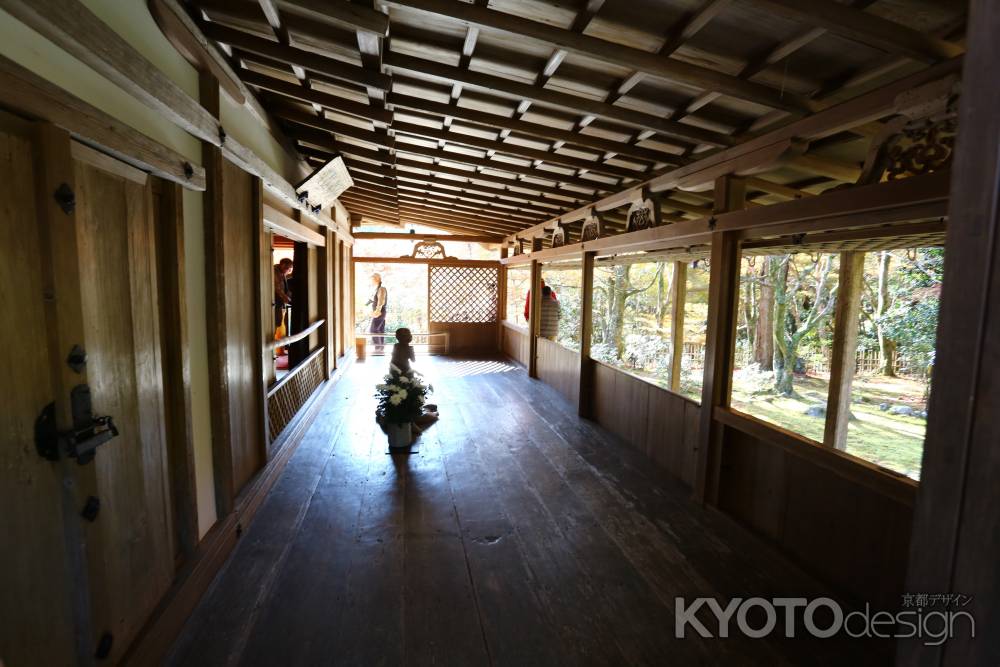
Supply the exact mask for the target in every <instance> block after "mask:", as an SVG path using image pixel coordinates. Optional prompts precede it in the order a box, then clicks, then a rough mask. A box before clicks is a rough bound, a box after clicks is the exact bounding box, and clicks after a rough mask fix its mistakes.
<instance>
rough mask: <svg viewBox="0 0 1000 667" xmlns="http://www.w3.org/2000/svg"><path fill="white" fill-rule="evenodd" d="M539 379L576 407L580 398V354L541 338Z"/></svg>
mask: <svg viewBox="0 0 1000 667" xmlns="http://www.w3.org/2000/svg"><path fill="white" fill-rule="evenodd" d="M538 379H539V380H541V381H542V382H544V383H546V384H548V385H550V386H552V387H554V388H555V390H556V391H558V392H559V393H560V394H562V395H563V396H565V397H566V400H568V401H569V402H570V403H572V404H573V405H576V403H577V400H578V398H579V396H580V353H579V352H574V351H573V350H569V349H567V348H565V347H563V346H562V345H560V344H559V343H555V342H553V341H551V340H548V339H547V338H539V339H538Z"/></svg>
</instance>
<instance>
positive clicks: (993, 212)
mask: <svg viewBox="0 0 1000 667" xmlns="http://www.w3.org/2000/svg"><path fill="white" fill-rule="evenodd" d="M968 26H969V30H968V51H967V52H966V54H965V64H964V70H963V79H962V97H961V102H960V104H961V106H960V112H959V122H958V141H957V145H956V155H955V159H954V163H953V165H952V176H951V202H950V205H949V218H948V230H947V237H946V241H945V254H946V259H945V265H944V282H943V286H942V294H941V310H940V321H939V324H938V333H937V356H936V360H935V365H934V380H933V384H932V385H931V396H930V403H929V417H928V421H927V437H926V439H925V440H924V458H923V468H922V471H921V475H920V486H919V489H918V491H917V503H916V511H915V517H914V524H913V533H912V537H911V540H910V567H909V573H908V576H907V580H906V585H905V586H904V588H903V590H904V591H907V592H909V591H913V592H930V591H934V592H937V591H943V592H948V593H959V594H962V595H966V596H971V597H972V600H971V602H970V603H969V604H968V605H967V606H965V607H961V608H960V609H961V610H962V611H968V612H969V613H971V614H972V615H973V616H974V618H975V621H976V630H977V632H976V637H975V639H971V638H970V637H969V633H968V625H967V623H966V622H965V620H963V619H957V620H956V632H955V634H954V635H953V636H951V637H950V638H948V639H947V641H945V642H944V643H942V644H941V645H940V646H929V645H928V644H927V643H926V642H925V640H923V639H920V638H912V639H901V640H899V645H898V648H897V650H896V664H897V665H931V664H933V665H987V664H996V657H997V655H1000V634H998V633H996V632H992V631H991V630H989V629H992V628H997V627H1000V578H998V577H997V563H1000V531H998V530H997V521H996V511H997V510H996V508H997V506H998V501H1000V485H998V484H997V480H998V479H1000V447H998V446H997V443H998V442H1000V391H998V390H997V368H998V366H1000V335H998V334H1000V201H998V197H997V193H998V192H1000V152H998V151H997V146H1000V111H998V110H1000V86H997V85H996V77H997V72H996V67H997V63H998V62H1000V40H997V39H996V35H997V34H998V33H1000V3H997V2H996V1H995V0H972V2H971V5H970V10H969V21H968ZM953 609H954V608H953ZM987 628H989V629H987Z"/></svg>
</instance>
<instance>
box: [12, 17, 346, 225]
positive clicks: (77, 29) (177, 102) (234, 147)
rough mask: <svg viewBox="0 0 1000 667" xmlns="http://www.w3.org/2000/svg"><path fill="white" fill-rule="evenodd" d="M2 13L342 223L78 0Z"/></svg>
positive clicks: (279, 190)
mask: <svg viewBox="0 0 1000 667" xmlns="http://www.w3.org/2000/svg"><path fill="white" fill-rule="evenodd" d="M0 9H4V10H5V11H7V12H9V13H10V14H12V15H14V16H15V17H16V18H17V19H18V20H20V21H21V22H23V23H25V24H26V25H28V26H29V27H31V28H32V29H34V30H36V31H38V32H39V33H41V34H42V35H44V36H45V37H47V38H48V39H49V40H51V41H52V42H53V43H54V44H56V45H57V46H59V47H61V48H63V49H64V50H66V51H68V52H69V53H70V54H72V55H73V56H75V57H76V58H78V59H80V60H81V61H82V62H84V63H85V64H87V65H88V66H90V67H91V68H93V69H94V70H95V71H97V72H98V73H99V74H101V75H102V76H104V77H105V78H107V79H109V80H110V81H112V82H113V83H115V84H117V85H118V86H119V87H120V88H122V89H123V90H125V91H126V92H128V93H129V94H131V95H133V96H134V97H136V98H137V99H138V100H139V101H140V102H142V103H143V104H145V105H147V106H148V107H150V108H151V109H153V110H155V111H157V112H159V113H161V114H162V115H163V116H164V117H165V118H167V119H168V120H170V121H171V122H172V123H174V124H175V125H177V126H178V127H181V128H183V129H184V130H185V131H187V132H188V133H190V134H191V135H193V136H195V137H197V138H198V139H201V140H202V141H203V142H205V143H206V144H209V145H212V146H221V147H222V150H223V153H224V154H225V156H226V158H228V159H229V160H232V161H233V162H234V163H236V164H238V165H239V166H240V168H241V169H243V170H244V171H247V172H249V173H251V174H254V175H255V176H259V177H260V178H261V179H263V181H264V184H265V185H266V186H267V188H268V189H269V190H271V191H272V192H273V193H275V194H276V195H278V196H279V197H281V198H282V199H284V200H285V201H286V202H288V203H289V204H290V205H292V206H293V207H295V208H298V209H300V210H302V211H303V213H304V214H305V215H307V216H308V217H310V219H312V220H314V221H315V222H316V223H317V224H320V225H326V226H336V224H337V223H336V221H335V220H332V219H329V218H323V217H321V216H316V215H313V214H312V212H311V211H310V210H309V208H308V206H307V205H306V204H303V203H301V202H299V200H298V196H297V195H296V192H295V189H294V188H293V187H292V186H291V185H290V184H289V183H288V182H287V181H286V180H285V179H284V177H283V176H281V175H280V174H278V173H277V172H276V171H275V170H274V169H273V168H272V167H271V166H270V165H268V164H267V163H266V162H264V161H263V160H262V159H261V158H260V157H259V156H258V155H256V154H255V153H254V152H253V151H252V150H250V149H249V148H247V147H246V146H243V145H242V144H240V143H239V142H238V141H236V140H235V139H233V138H232V137H230V136H227V135H226V133H225V131H224V130H223V128H222V125H221V124H220V123H219V120H218V118H216V117H215V116H213V115H212V114H211V113H209V112H208V111H207V110H206V109H205V108H204V107H202V105H201V104H200V103H199V102H198V101H196V100H195V99H193V98H192V97H191V96H190V95H188V94H187V93H185V92H184V90H182V89H181V88H180V86H178V85H177V84H176V83H174V82H173V81H172V80H171V79H170V78H168V77H167V76H166V75H165V74H163V72H161V71H160V70H159V69H157V68H156V66H154V65H153V64H152V63H151V62H149V61H148V60H147V59H146V58H145V57H144V56H143V55H142V54H140V53H139V52H138V51H137V50H136V49H135V48H134V47H133V46H132V45H131V44H129V43H128V42H127V41H125V40H124V39H123V38H122V37H121V36H119V35H118V33H116V32H115V31H114V30H112V29H111V28H110V27H108V25H107V24H105V23H104V22H103V21H101V20H100V19H99V18H98V17H97V16H95V15H94V14H93V13H92V12H91V11H89V10H88V9H87V8H86V7H85V6H84V5H83V4H82V3H79V2H76V1H75V0H50V1H49V2H45V3H34V2H27V0H0Z"/></svg>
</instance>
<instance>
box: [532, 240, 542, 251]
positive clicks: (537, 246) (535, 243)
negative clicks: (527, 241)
mask: <svg viewBox="0 0 1000 667" xmlns="http://www.w3.org/2000/svg"><path fill="white" fill-rule="evenodd" d="M541 249H542V239H541V237H537V236H536V237H535V238H533V239H531V252H538V251H539V250H541Z"/></svg>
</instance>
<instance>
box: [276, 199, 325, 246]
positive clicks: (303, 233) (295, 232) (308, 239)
mask: <svg viewBox="0 0 1000 667" xmlns="http://www.w3.org/2000/svg"><path fill="white" fill-rule="evenodd" d="M263 216H264V224H265V225H267V226H268V227H269V228H271V229H273V230H274V231H276V232H278V233H279V234H281V235H282V236H285V237H288V238H290V239H292V240H293V241H301V242H302V243H308V244H310V245H312V246H315V247H317V248H322V247H323V246H324V245H325V244H326V237H325V236H324V235H323V234H319V233H317V232H314V231H313V230H311V229H309V228H308V227H306V226H305V225H303V224H302V223H301V222H299V221H298V220H294V219H292V218H290V217H288V216H287V215H285V214H284V213H282V212H281V211H279V210H278V209H276V208H274V207H273V206H268V205H267V204H264V209H263Z"/></svg>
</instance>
